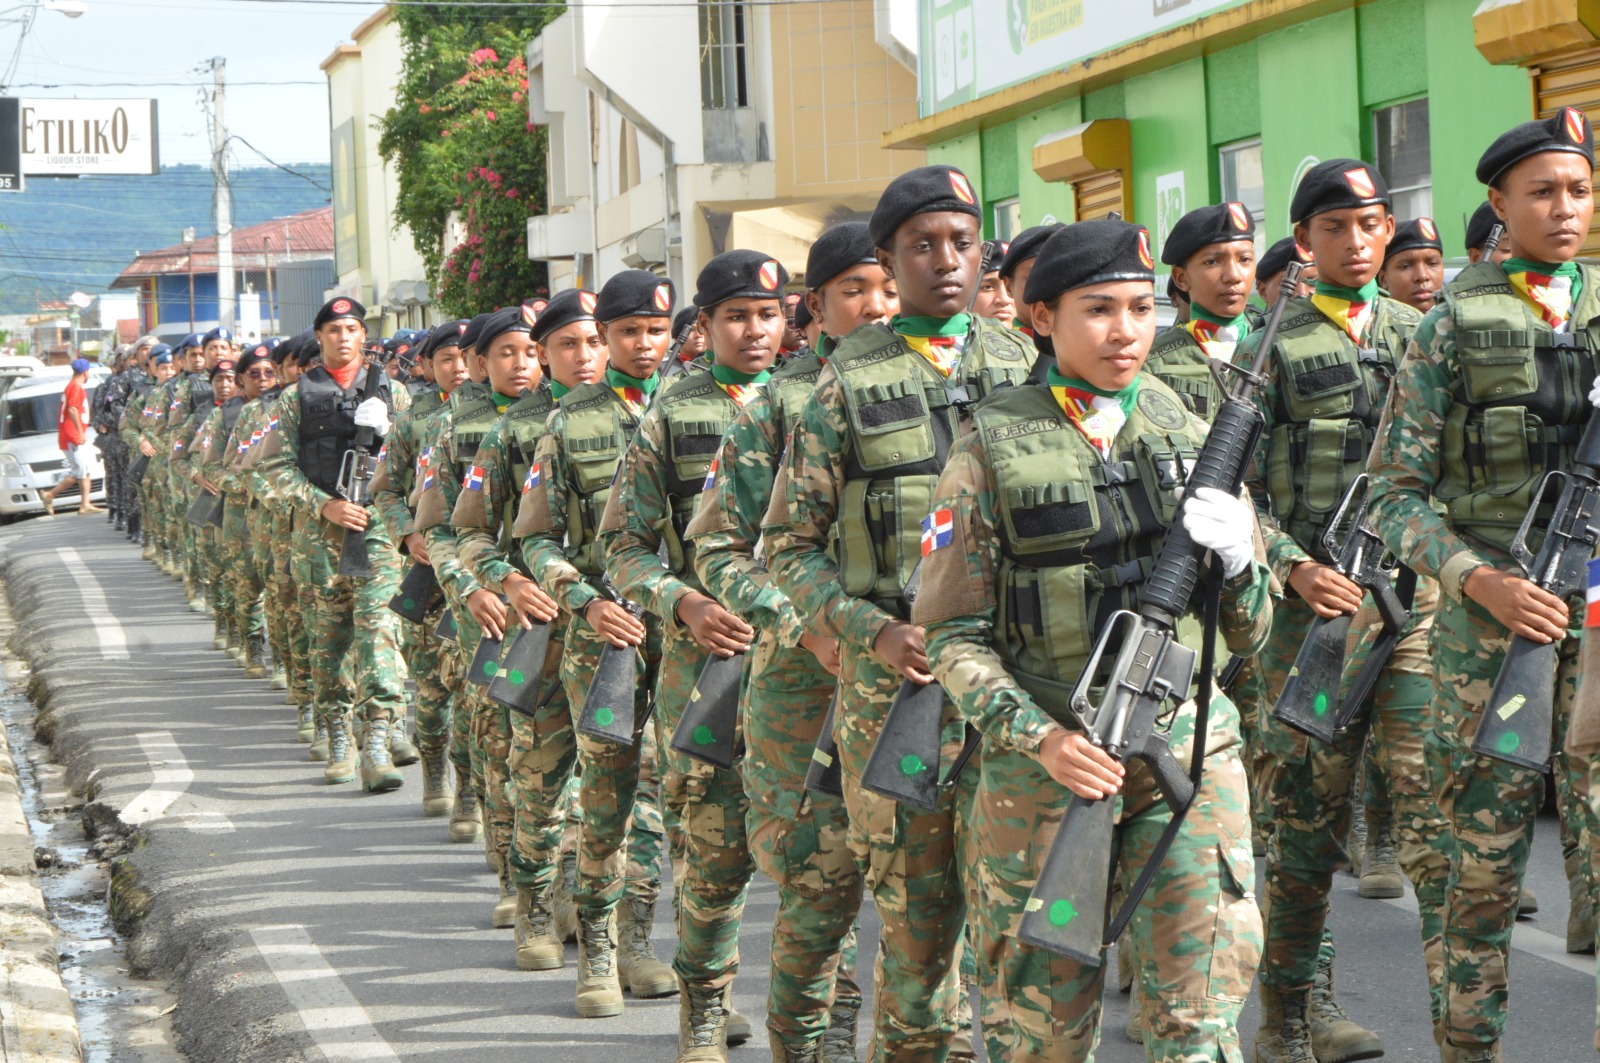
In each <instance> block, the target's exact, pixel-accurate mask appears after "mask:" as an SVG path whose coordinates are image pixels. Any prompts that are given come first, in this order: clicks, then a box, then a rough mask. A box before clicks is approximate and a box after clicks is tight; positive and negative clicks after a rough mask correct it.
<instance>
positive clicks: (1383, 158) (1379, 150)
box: [1372, 100, 1433, 221]
mask: <svg viewBox="0 0 1600 1063" xmlns="http://www.w3.org/2000/svg"><path fill="white" fill-rule="evenodd" d="M1372 122H1373V129H1372V143H1373V150H1374V153H1375V154H1376V155H1377V164H1378V172H1379V173H1381V174H1383V179H1384V181H1386V182H1388V185H1389V195H1390V197H1391V198H1392V199H1393V200H1394V214H1395V217H1396V218H1397V219H1399V220H1400V221H1410V220H1412V219H1413V218H1428V217H1432V216H1433V159H1432V156H1431V154H1430V153H1429V150H1428V101H1427V100H1412V101H1410V102H1409V103H1400V104H1396V105H1395V106H1393V107H1380V108H1378V109H1377V110H1375V111H1373V112H1372Z"/></svg>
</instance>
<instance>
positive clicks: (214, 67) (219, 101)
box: [211, 55, 234, 331]
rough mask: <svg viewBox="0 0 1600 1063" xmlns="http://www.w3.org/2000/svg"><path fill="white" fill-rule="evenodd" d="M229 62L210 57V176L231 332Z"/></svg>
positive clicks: (221, 293) (221, 317)
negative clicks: (226, 107) (225, 101)
mask: <svg viewBox="0 0 1600 1063" xmlns="http://www.w3.org/2000/svg"><path fill="white" fill-rule="evenodd" d="M227 69H228V61H227V60H226V59H224V58H222V56H220V55H219V56H214V57H213V58H212V60H211V76H212V80H213V88H212V95H211V175H212V177H213V179H214V181H215V186H216V190H215V193H214V194H213V196H212V225H213V227H214V228H215V229H216V230H217V324H218V325H219V326H220V327H222V328H225V329H228V330H230V331H232V329H233V327H234V298H233V190H232V189H230V188H229V187H228V122H227V119H226V118H225V117H224V109H223V97H224V92H225V86H224V84H223V83H224V80H225V75H226V73H227Z"/></svg>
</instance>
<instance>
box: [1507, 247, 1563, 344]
mask: <svg viewBox="0 0 1600 1063" xmlns="http://www.w3.org/2000/svg"><path fill="white" fill-rule="evenodd" d="M1500 268H1501V269H1503V270H1505V272H1506V279H1507V280H1509V281H1510V282H1511V287H1512V288H1513V289H1515V290H1516V293H1517V294H1518V295H1520V296H1522V297H1523V298H1524V299H1526V300H1527V301H1528V305H1529V306H1531V307H1533V309H1534V310H1535V311H1537V312H1538V314H1539V316H1540V317H1541V318H1543V319H1544V323H1545V324H1547V325H1549V326H1550V327H1551V328H1553V329H1555V330H1556V331H1557V332H1564V331H1566V327H1567V319H1568V318H1570V317H1571V316H1572V306H1573V304H1574V303H1576V302H1577V301H1578V292H1580V291H1581V290H1582V289H1583V277H1582V275H1581V274H1579V272H1578V266H1577V264H1576V263H1574V262H1563V263H1561V264H1560V265H1559V266H1558V265H1554V264H1552V263H1549V262H1534V261H1531V260H1530V259H1526V258H1508V259H1506V260H1505V261H1504V262H1503V263H1501V264H1500Z"/></svg>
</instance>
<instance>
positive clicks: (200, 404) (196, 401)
mask: <svg viewBox="0 0 1600 1063" xmlns="http://www.w3.org/2000/svg"><path fill="white" fill-rule="evenodd" d="M192 379H193V383H191V384H190V385H189V409H190V410H191V411H193V410H208V411H209V410H211V409H212V408H213V407H214V406H216V404H217V395H216V392H214V391H212V390H211V378H210V377H209V376H207V375H206V374H204V373H195V374H194V375H193V378H192Z"/></svg>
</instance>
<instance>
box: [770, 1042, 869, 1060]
mask: <svg viewBox="0 0 1600 1063" xmlns="http://www.w3.org/2000/svg"><path fill="white" fill-rule="evenodd" d="M821 1050H822V1045H821V1044H820V1043H818V1042H815V1041H813V1042H812V1043H811V1044H808V1045H786V1044H784V1043H783V1042H782V1041H779V1040H777V1039H774V1040H773V1041H772V1063H828V1057H827V1056H824V1055H822V1053H821ZM850 1058H851V1060H852V1061H853V1060H854V1059H855V1058H856V1057H855V1055H854V1054H853V1053H852V1054H851V1056H850Z"/></svg>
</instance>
